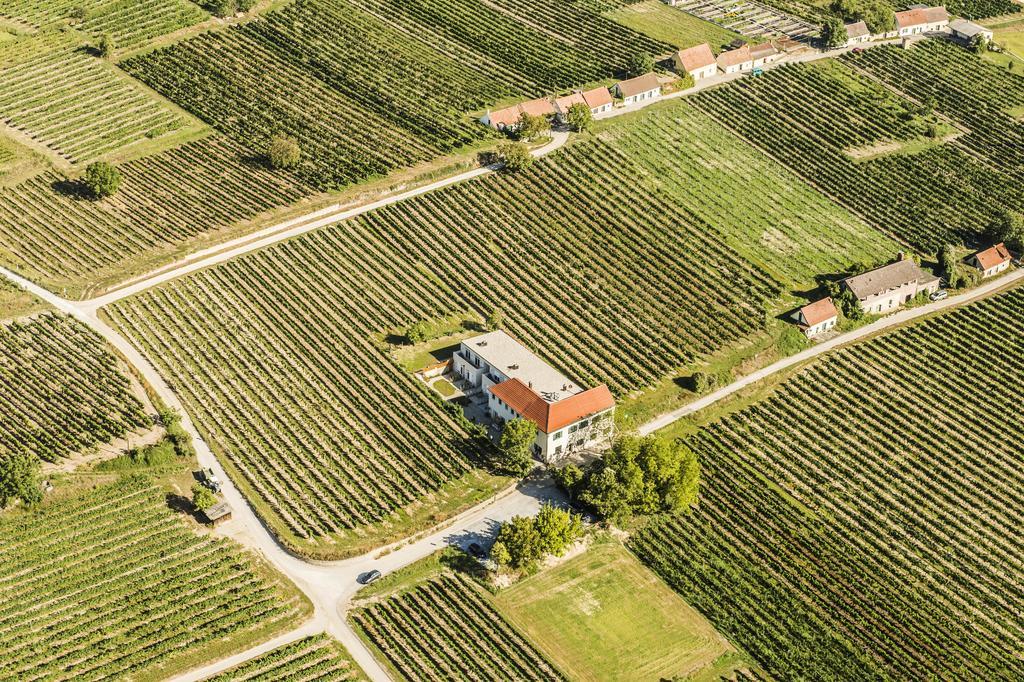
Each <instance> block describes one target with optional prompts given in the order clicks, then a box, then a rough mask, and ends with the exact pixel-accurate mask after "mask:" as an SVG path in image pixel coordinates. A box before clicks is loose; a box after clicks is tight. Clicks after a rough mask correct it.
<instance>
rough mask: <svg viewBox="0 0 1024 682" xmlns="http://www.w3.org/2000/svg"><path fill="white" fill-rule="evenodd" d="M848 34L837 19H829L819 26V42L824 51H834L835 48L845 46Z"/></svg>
mask: <svg viewBox="0 0 1024 682" xmlns="http://www.w3.org/2000/svg"><path fill="white" fill-rule="evenodd" d="M848 39H849V34H847V32H846V26H844V25H843V22H842V21H841V20H840V19H839V18H838V17H829V18H828V19H826V20H825V23H823V24H822V25H821V42H822V44H823V45H824V47H825V49H826V50H834V49H836V48H837V47H842V46H844V45H846V41H847V40H848Z"/></svg>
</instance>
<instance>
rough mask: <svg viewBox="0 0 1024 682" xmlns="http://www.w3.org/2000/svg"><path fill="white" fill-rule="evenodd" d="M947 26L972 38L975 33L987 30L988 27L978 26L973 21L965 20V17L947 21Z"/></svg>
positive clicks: (978, 33)
mask: <svg viewBox="0 0 1024 682" xmlns="http://www.w3.org/2000/svg"><path fill="white" fill-rule="evenodd" d="M949 28H950V29H952V30H954V31H956V32H957V33H961V34H963V35H965V36H967V37H968V38H973V37H974V36H976V35H980V34H982V33H986V32H989V29H987V28H985V27H984V26H980V25H978V24H976V23H974V22H973V21H967V20H966V19H954V20H953V21H951V22H949Z"/></svg>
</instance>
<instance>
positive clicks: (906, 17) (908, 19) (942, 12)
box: [896, 7, 949, 28]
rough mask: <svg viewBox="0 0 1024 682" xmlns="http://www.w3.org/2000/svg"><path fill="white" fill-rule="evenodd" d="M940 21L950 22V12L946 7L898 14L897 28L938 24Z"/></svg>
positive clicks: (909, 10) (912, 10)
mask: <svg viewBox="0 0 1024 682" xmlns="http://www.w3.org/2000/svg"><path fill="white" fill-rule="evenodd" d="M940 21H949V12H947V11H946V8H945V7H922V8H918V9H908V10H906V11H904V12H896V26H897V28H907V27H908V26H922V25H924V24H936V23H939V22H940Z"/></svg>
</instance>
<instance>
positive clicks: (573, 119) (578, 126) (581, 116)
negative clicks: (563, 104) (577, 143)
mask: <svg viewBox="0 0 1024 682" xmlns="http://www.w3.org/2000/svg"><path fill="white" fill-rule="evenodd" d="M566 122H567V123H568V124H569V128H570V129H572V131H573V132H576V133H582V132H585V131H587V130H590V128H591V127H593V125H594V115H593V114H592V113H591V112H590V107H588V106H587V105H586V104H583V103H582V102H577V103H576V104H573V105H572V106H571V107H569V111H568V112H567V113H566Z"/></svg>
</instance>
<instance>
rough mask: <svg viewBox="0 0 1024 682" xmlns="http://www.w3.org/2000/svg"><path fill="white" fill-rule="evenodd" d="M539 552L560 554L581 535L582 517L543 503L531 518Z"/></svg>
mask: <svg viewBox="0 0 1024 682" xmlns="http://www.w3.org/2000/svg"><path fill="white" fill-rule="evenodd" d="M533 525H534V527H535V528H536V529H537V535H538V543H539V550H540V554H541V555H542V556H543V555H546V554H554V555H555V556H561V555H562V554H564V553H565V550H566V549H568V548H569V546H570V545H572V544H573V543H574V542H576V541H577V540H579V539H580V537H581V536H582V535H583V517H581V516H580V515H579V514H571V513H570V512H569V511H568V510H565V509H559V508H558V507H555V506H554V505H551V504H544V505H542V506H541V508H540V511H539V512H538V513H537V516H536V518H534V520H533Z"/></svg>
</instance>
